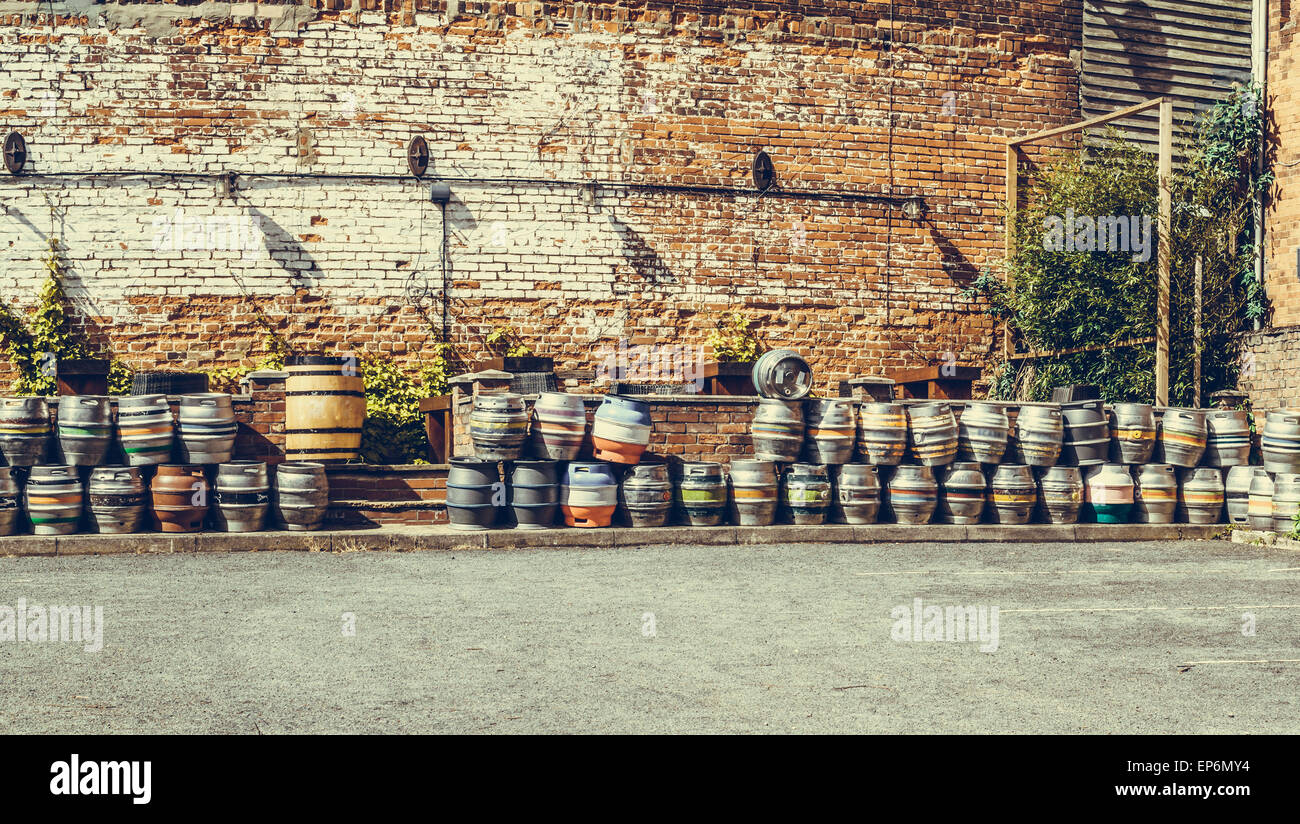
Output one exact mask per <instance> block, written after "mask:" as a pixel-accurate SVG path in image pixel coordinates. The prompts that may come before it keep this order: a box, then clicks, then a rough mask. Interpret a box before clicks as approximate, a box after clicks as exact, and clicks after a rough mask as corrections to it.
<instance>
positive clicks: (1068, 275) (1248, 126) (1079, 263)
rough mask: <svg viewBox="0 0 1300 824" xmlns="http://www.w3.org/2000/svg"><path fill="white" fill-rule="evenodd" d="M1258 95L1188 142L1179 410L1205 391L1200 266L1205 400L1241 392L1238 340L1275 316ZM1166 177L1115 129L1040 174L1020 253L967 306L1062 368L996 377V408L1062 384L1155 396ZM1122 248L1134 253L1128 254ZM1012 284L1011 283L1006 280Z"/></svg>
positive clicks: (1182, 145) (1181, 148) (1238, 100)
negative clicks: (1263, 213) (1260, 235)
mask: <svg viewBox="0 0 1300 824" xmlns="http://www.w3.org/2000/svg"><path fill="white" fill-rule="evenodd" d="M1263 131H1264V115H1263V106H1262V103H1261V99H1260V93H1259V89H1258V87H1256V86H1242V87H1237V88H1235V89H1234V90H1233V91H1232V92H1231V93H1230V94H1229V95H1227V96H1226V97H1225V98H1224V99H1223V100H1222V101H1220V102H1219V103H1218V104H1217V105H1216V106H1214V107H1213V108H1212V109H1210V110H1209V111H1208V112H1206V114H1205V115H1204V116H1203V117H1202V118H1201V119H1200V121H1199V123H1197V124H1193V126H1192V128H1189V129H1186V130H1184V131H1183V132H1182V138H1181V139H1180V141H1179V143H1178V145H1177V147H1176V153H1177V154H1179V155H1180V156H1181V157H1183V158H1185V162H1184V163H1183V164H1182V165H1181V166H1179V167H1177V168H1176V169H1175V171H1174V174H1173V176H1172V179H1171V188H1172V195H1173V207H1174V208H1173V215H1172V226H1171V234H1170V252H1171V256H1170V261H1171V275H1170V279H1171V301H1170V303H1171V306H1170V312H1171V328H1170V342H1171V343H1170V402H1171V403H1174V404H1189V403H1191V401H1192V398H1193V396H1194V393H1195V389H1196V387H1195V385H1194V377H1193V362H1194V355H1195V350H1194V346H1195V344H1194V340H1195V335H1194V330H1193V325H1194V315H1195V306H1194V303H1195V298H1196V291H1195V288H1194V283H1195V272H1196V262H1197V260H1198V259H1199V261H1200V264H1201V284H1202V285H1201V290H1200V294H1201V330H1202V332H1201V345H1200V356H1201V373H1202V389H1203V393H1202V397H1204V393H1207V392H1209V391H1213V390H1215V389H1220V388H1225V387H1230V386H1233V385H1234V384H1235V380H1236V371H1237V352H1236V335H1237V333H1239V332H1240V331H1242V329H1243V328H1245V326H1246V325H1247V324H1249V323H1251V322H1253V321H1254V320H1255V319H1258V318H1261V317H1263V315H1264V314H1265V312H1266V310H1267V307H1266V305H1265V301H1264V296H1263V290H1262V287H1261V286H1260V284H1259V283H1258V282H1257V280H1256V278H1255V271H1254V251H1255V247H1254V244H1255V237H1254V224H1253V221H1252V219H1251V218H1252V209H1253V206H1254V203H1255V199H1256V198H1257V197H1261V196H1262V195H1263V194H1264V192H1265V191H1266V190H1267V189H1268V187H1269V185H1270V184H1271V183H1272V173H1271V172H1269V171H1268V170H1267V163H1266V162H1265V161H1266V158H1262V157H1261V155H1260V152H1261V136H1262V135H1263ZM1157 180H1158V177H1157V169H1156V158H1155V156H1154V155H1152V154H1149V153H1147V152H1144V151H1142V150H1140V149H1138V148H1137V147H1135V146H1133V145H1132V144H1130V143H1128V142H1126V141H1124V140H1123V139H1121V137H1120V135H1119V134H1118V133H1116V132H1114V131H1111V132H1110V133H1108V135H1107V137H1106V139H1105V140H1104V141H1102V142H1101V143H1100V144H1099V145H1096V146H1092V147H1089V148H1088V149H1087V150H1086V151H1080V152H1074V153H1069V154H1063V155H1060V156H1057V157H1055V158H1053V159H1051V160H1050V161H1049V162H1047V163H1046V164H1045V165H1043V166H1042V167H1041V168H1040V169H1038V170H1037V171H1036V173H1035V178H1034V180H1033V182H1032V184H1031V185H1030V187H1029V192H1028V197H1027V205H1026V206H1024V207H1023V208H1021V209H1019V210H1018V211H1017V212H1016V214H1015V215H1014V221H1013V232H1014V239H1015V249H1016V251H1015V254H1014V255H1013V256H1011V257H1010V258H1009V259H1006V260H1003V261H1000V262H999V263H998V264H997V265H995V267H994V268H993V270H986V271H984V272H982V273H981V274H980V276H979V277H978V278H977V279H976V281H975V282H974V284H973V286H972V288H971V289H970V290H969V291H968V292H967V296H968V297H970V298H972V299H978V300H980V302H981V304H980V305H981V308H982V309H983V310H984V311H985V312H987V313H988V314H991V315H993V316H995V317H997V318H999V319H1001V320H1005V321H1007V322H1008V324H1009V325H1010V327H1011V329H1012V330H1013V332H1014V333H1015V334H1016V335H1017V336H1018V337H1019V339H1020V340H1021V341H1022V342H1023V343H1024V344H1025V345H1026V347H1027V348H1029V349H1033V350H1036V351H1040V352H1043V351H1046V352H1061V350H1083V351H1066V352H1063V353H1061V354H1055V355H1052V356H1050V357H1039V358H1033V359H1027V360H1024V361H1012V362H1007V363H1004V364H999V365H997V366H996V367H995V372H994V374H995V375H996V378H997V379H996V380H995V381H994V386H993V390H994V392H995V396H996V397H1003V398H1018V399H1021V400H1043V399H1045V398H1046V397H1048V395H1049V393H1050V391H1051V388H1052V387H1053V386H1059V385H1062V384H1070V383H1093V384H1097V385H1099V386H1100V387H1101V389H1102V393H1103V396H1104V397H1105V398H1106V399H1108V400H1147V401H1150V400H1151V399H1152V398H1153V397H1154V393H1155V378H1154V369H1155V348H1154V345H1153V344H1151V343H1143V344H1134V345H1125V344H1126V343H1127V342H1129V341H1132V340H1141V339H1144V338H1150V337H1152V336H1154V335H1155V330H1156V276H1157V257H1158V255H1157V232H1158V225H1157V214H1158V189H1157ZM1121 238H1124V239H1125V240H1126V241H1127V242H1126V243H1120V240H1121ZM999 275H1000V276H999Z"/></svg>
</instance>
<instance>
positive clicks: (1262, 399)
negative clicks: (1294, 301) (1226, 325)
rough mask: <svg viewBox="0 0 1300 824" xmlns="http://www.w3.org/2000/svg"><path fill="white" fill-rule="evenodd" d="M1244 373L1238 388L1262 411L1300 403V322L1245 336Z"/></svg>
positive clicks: (1243, 344) (1243, 341)
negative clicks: (1299, 363)
mask: <svg viewBox="0 0 1300 824" xmlns="http://www.w3.org/2000/svg"><path fill="white" fill-rule="evenodd" d="M1242 353H1243V354H1242V362H1241V366H1242V368H1241V376H1240V377H1239V378H1238V379H1237V388H1238V389H1240V390H1241V391H1242V392H1245V393H1246V394H1247V395H1248V396H1249V398H1250V403H1251V407H1252V408H1253V409H1256V410H1259V411H1268V410H1270V409H1280V408H1282V407H1284V406H1300V369H1297V368H1296V356H1297V353H1300V326H1280V327H1274V328H1271V329H1265V330H1263V331H1261V332H1254V333H1252V334H1249V335H1246V336H1244V337H1243V338H1242Z"/></svg>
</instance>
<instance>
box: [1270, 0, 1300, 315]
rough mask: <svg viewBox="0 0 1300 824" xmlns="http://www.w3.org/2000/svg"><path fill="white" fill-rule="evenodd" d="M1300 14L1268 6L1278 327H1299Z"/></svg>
mask: <svg viewBox="0 0 1300 824" xmlns="http://www.w3.org/2000/svg"><path fill="white" fill-rule="evenodd" d="M1297 14H1300V8H1296V9H1295V11H1293V6H1292V4H1291V3H1289V2H1281V3H1269V10H1268V47H1269V52H1268V100H1269V109H1270V114H1271V116H1272V117H1271V125H1272V127H1273V128H1274V129H1275V130H1276V134H1277V142H1276V147H1275V151H1276V158H1275V161H1274V165H1273V173H1274V174H1275V175H1276V177H1277V182H1276V184H1275V185H1274V187H1273V191H1272V192H1271V193H1270V202H1269V206H1268V209H1267V211H1266V213H1265V221H1266V243H1265V254H1266V258H1265V264H1266V271H1265V281H1264V282H1265V286H1266V287H1267V289H1268V297H1269V300H1270V301H1271V302H1272V308H1273V316H1272V322H1273V325H1274V326H1279V327H1285V326H1290V325H1293V324H1297V323H1300V265H1298V264H1297V258H1296V250H1297V249H1300V198H1297V197H1296V194H1295V192H1296V187H1297V186H1298V185H1300V165H1297V163H1298V162H1300V68H1298V67H1297V60H1296V59H1297V57H1300V41H1297V40H1296V39H1295V31H1296V24H1297V19H1296V15H1297Z"/></svg>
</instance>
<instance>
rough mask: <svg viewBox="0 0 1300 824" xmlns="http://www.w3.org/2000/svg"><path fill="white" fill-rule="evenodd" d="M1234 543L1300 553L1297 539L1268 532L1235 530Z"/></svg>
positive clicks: (1233, 534) (1299, 543) (1299, 542)
mask: <svg viewBox="0 0 1300 824" xmlns="http://www.w3.org/2000/svg"><path fill="white" fill-rule="evenodd" d="M1232 542H1233V543H1234V544H1253V545H1255V546H1271V547H1274V548H1276V549H1289V550H1291V551H1292V552H1300V541H1297V540H1296V539H1295V538H1288V537H1286V536H1285V535H1278V534H1277V533H1276V532H1266V531H1263V530H1258V529H1234V530H1232Z"/></svg>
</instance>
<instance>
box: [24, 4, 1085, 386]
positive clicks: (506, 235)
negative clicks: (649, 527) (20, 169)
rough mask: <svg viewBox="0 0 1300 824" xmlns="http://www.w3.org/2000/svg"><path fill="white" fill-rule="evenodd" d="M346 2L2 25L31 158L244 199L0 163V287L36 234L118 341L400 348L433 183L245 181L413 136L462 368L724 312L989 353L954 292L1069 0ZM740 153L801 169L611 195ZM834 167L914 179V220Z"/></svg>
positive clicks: (385, 162)
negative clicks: (508, 334)
mask: <svg viewBox="0 0 1300 824" xmlns="http://www.w3.org/2000/svg"><path fill="white" fill-rule="evenodd" d="M10 5H11V6H12V5H13V4H10ZM340 5H342V4H341V3H338V2H334V0H327V1H326V2H324V3H322V2H316V3H314V4H310V3H309V4H305V5H303V6H298V5H277V4H265V3H260V4H255V5H250V6H249V7H248V8H250V9H255V13H256V16H257V18H258V21H259V22H254V21H253V20H251V19H243V20H231V19H230V18H229V17H222V18H216V17H214V18H212V19H204V18H202V17H199V16H198V15H200V14H202V13H204V12H203V9H204V8H205V7H203V6H194V5H189V6H167V5H166V4H133V5H127V6H111V7H105V8H104V10H103V11H104V17H103V18H102V19H103V21H104V22H103V23H101V22H100V18H95V19H94V20H86V19H76V18H59V19H57V20H55V21H51V20H50V19H49V18H48V17H47V16H43V15H41V14H40V9H41V8H42V7H41V6H39V5H38V4H36V3H32V15H33V16H30V17H27V18H19V17H17V16H10V17H7V18H0V117H3V119H4V120H5V121H6V122H7V123H8V124H9V125H10V126H11V127H12V128H16V129H20V130H22V131H23V132H24V133H25V134H26V135H27V137H28V140H29V143H30V146H31V151H32V168H33V170H34V171H39V172H47V171H68V170H73V171H90V170H97V171H106V170H119V171H130V170H135V169H148V170H166V171H173V172H178V173H186V174H193V173H201V174H209V175H216V174H221V173H225V172H237V173H239V175H240V178H239V180H238V183H237V194H236V196H235V198H234V199H233V200H231V199H222V198H220V197H218V196H217V195H216V181H215V180H214V179H196V178H177V179H162V178H147V179H136V178H115V179H107V178H98V179H97V178H84V179H75V182H74V181H73V180H68V179H57V178H37V177H29V178H26V179H24V180H21V181H15V182H11V183H9V184H7V185H6V189H5V213H4V214H3V215H0V225H3V226H5V227H6V229H7V230H9V231H10V232H11V238H12V243H11V245H10V246H9V247H8V248H7V249H6V255H7V257H6V260H7V263H8V264H9V265H8V267H7V269H6V270H5V272H4V273H3V274H0V297H3V299H4V300H5V301H6V302H7V303H11V304H19V305H27V304H28V303H29V302H30V300H31V298H32V296H33V295H34V293H35V290H36V288H37V286H38V285H39V281H40V277H41V274H42V271H43V270H42V268H41V266H40V262H39V257H40V254H41V252H42V251H43V250H44V248H45V241H46V237H47V236H48V235H49V234H50V233H51V232H52V233H54V234H56V235H58V236H59V237H60V239H61V240H62V241H63V243H64V244H65V246H66V250H67V251H66V255H67V259H68V262H69V265H70V266H71V269H72V276H71V278H70V280H69V291H70V294H71V295H72V298H73V300H74V302H75V303H76V305H77V307H78V311H79V312H81V313H82V314H83V315H84V316H85V326H86V328H87V330H88V331H89V333H90V334H91V336H92V337H93V338H95V339H96V340H97V341H100V342H102V343H104V344H105V345H106V346H107V347H108V348H109V349H110V350H111V351H112V352H113V353H114V354H115V355H117V356H119V357H121V358H123V359H125V360H126V361H127V362H128V363H130V364H131V365H133V366H136V367H154V366H158V365H162V364H166V365H168V366H172V367H175V368H187V369H205V368H211V367H215V366H221V365H230V364H234V363H239V362H243V363H245V364H248V363H252V362H254V361H256V360H257V359H258V358H259V357H260V356H261V355H262V353H263V348H262V340H263V337H264V329H263V328H262V327H261V326H259V324H258V323H255V322H254V313H255V312H261V313H262V315H263V316H264V317H265V319H266V321H267V323H269V325H270V326H271V327H272V328H274V329H275V330H277V331H278V333H279V334H281V335H282V336H283V337H284V338H285V339H287V340H288V341H289V342H290V343H291V344H292V345H295V346H297V347H300V348H303V349H308V348H315V347H324V348H327V349H342V350H345V351H359V352H364V353H374V354H383V355H389V356H392V357H395V358H397V359H399V360H402V361H404V362H406V363H410V364H414V363H415V362H416V361H417V360H418V359H419V358H420V352H419V344H420V342H421V341H422V340H424V339H425V337H426V336H427V335H428V334H429V333H430V331H431V330H430V326H431V325H432V327H433V329H432V331H433V332H434V333H435V334H438V333H440V332H441V329H440V327H441V323H442V309H443V307H442V302H441V300H440V298H439V294H440V291H439V290H440V289H441V287H442V280H441V278H442V268H441V263H440V260H439V249H440V245H441V235H442V230H443V226H442V222H441V218H440V212H439V210H438V208H437V207H436V206H434V205H433V204H430V203H428V199H427V194H426V189H425V186H424V185H422V184H416V183H413V182H411V181H409V180H407V181H402V180H387V181H375V180H358V179H329V180H325V179H317V180H292V181H290V180H284V179H277V178H266V177H262V178H258V177H256V174H258V173H271V174H280V175H285V174H309V175H322V174H354V175H365V174H375V173H379V174H384V175H392V176H398V175H401V174H403V173H404V168H405V162H404V156H405V152H404V146H405V144H406V141H407V140H408V139H409V138H410V137H411V136H413V135H415V134H421V135H424V136H425V137H426V138H427V139H428V140H429V142H430V150H431V154H432V166H431V168H432V169H433V170H434V173H435V174H441V175H447V176H456V177H465V178H469V180H468V181H457V182H453V183H452V191H453V200H452V202H451V204H450V205H449V207H448V209H447V227H446V228H447V233H448V243H447V250H448V255H447V261H446V262H447V264H448V278H449V282H450V291H449V301H448V304H447V308H448V315H449V317H450V321H451V324H450V326H451V328H450V329H449V330H448V333H449V335H450V337H451V339H452V340H453V341H454V342H455V344H456V346H457V348H458V350H459V351H460V352H461V353H462V354H463V355H464V356H465V357H466V358H467V359H469V360H470V361H471V362H472V361H473V360H476V359H477V358H478V357H480V356H482V355H483V354H485V351H486V350H485V344H484V340H483V339H484V337H485V335H486V334H487V332H488V331H489V330H490V329H491V328H492V327H493V326H494V325H497V324H510V325H512V326H514V327H515V328H516V329H517V330H518V331H519V333H520V336H521V337H522V339H523V340H524V341H525V342H526V343H527V344H528V345H529V346H531V347H532V348H533V349H534V350H535V351H536V352H537V353H538V354H547V355H552V356H554V357H556V359H557V362H558V363H559V365H561V366H562V367H564V366H580V365H589V364H590V353H591V350H592V348H593V347H594V346H596V345H598V344H599V343H601V342H604V341H611V340H616V339H618V338H629V339H631V340H633V341H636V342H640V343H651V342H659V343H692V344H694V343H703V341H704V336H705V334H706V332H707V331H708V329H709V328H710V327H711V326H712V322H713V318H714V314H715V313H716V312H717V311H719V310H721V309H724V308H727V309H732V308H735V309H744V310H747V311H748V312H749V313H750V314H751V315H752V316H753V317H754V319H755V321H756V326H757V327H758V328H759V330H760V331H761V333H762V335H763V337H764V338H765V340H766V342H767V343H768V345H771V346H779V345H789V346H795V347H797V348H799V349H801V350H802V351H804V352H805V353H806V354H807V355H808V356H809V359H810V360H811V361H812V362H813V365H814V367H815V369H816V370H817V378H818V384H819V386H821V387H826V388H829V387H833V386H834V385H835V382H836V381H838V380H840V379H842V378H846V377H849V376H851V375H855V374H859V373H863V372H873V371H879V370H881V369H887V368H891V367H902V366H917V365H924V364H927V363H929V364H937V363H941V362H943V361H944V353H946V352H953V353H954V354H955V356H956V358H957V360H958V361H959V362H961V363H971V364H980V363H982V362H984V360H985V358H986V357H987V355H988V353H989V350H990V347H991V346H993V345H994V343H995V339H994V336H993V334H992V332H993V327H992V325H991V324H990V322H989V321H988V319H987V318H984V317H982V316H980V315H979V314H978V312H977V308H978V307H976V306H975V305H972V304H971V303H969V302H968V301H966V300H965V299H964V298H963V297H962V295H961V293H962V290H963V289H964V288H965V287H966V286H967V285H968V284H969V282H970V281H971V279H972V278H973V277H974V276H975V274H976V273H977V271H978V270H979V268H980V267H981V266H983V265H985V264H987V263H988V262H989V261H990V260H991V259H993V258H994V257H995V256H996V254H997V252H998V250H999V249H1000V248H1001V244H1002V239H1001V229H1000V221H999V212H1000V208H1001V203H1000V199H1001V197H1002V145H1003V141H1004V139H1005V138H1006V137H1007V136H1008V135H1012V134H1021V133H1025V132H1028V131H1032V130H1037V129H1040V128H1046V127H1049V126H1053V125H1059V124H1063V123H1067V122H1070V121H1072V120H1075V119H1077V115H1078V111H1077V74H1076V71H1075V68H1074V66H1073V64H1072V62H1071V53H1072V52H1074V51H1076V50H1077V49H1078V48H1079V45H1080V43H1079V39H1080V14H1081V10H1080V3H1079V2H1078V0H1067V2H1044V3H1035V4H1023V3H1018V2H1011V1H1010V0H997V2H990V3H981V4H970V3H966V2H959V1H958V0H927V2H923V3H914V4H910V5H908V4H898V5H897V6H893V7H892V21H891V5H890V4H887V3H879V2H878V3H858V2H847V0H843V1H841V2H823V3H798V2H793V0H777V1H774V2H743V0H742V2H739V3H725V4H724V3H719V2H688V3H665V2H648V3H647V2H635V0H634V2H631V3H621V4H614V3H584V4H571V3H568V2H561V3H539V2H534V3H451V4H448V3H445V2H441V0H439V1H438V2H430V1H429V0H408V1H407V2H386V3H371V2H362V3H361V4H360V5H359V6H357V5H353V4H351V3H349V4H348V6H349V9H348V10H347V11H342V10H339V9H337V8H336V7H337V6H340ZM449 6H450V7H449ZM223 8H224V7H223ZM358 9H359V11H358ZM171 12H174V13H175V14H174V15H173V16H174V17H175V19H174V20H173V19H172V18H171V17H167V16H166V15H167V13H171ZM286 15H291V16H293V17H292V20H290V18H289V17H286ZM51 22H53V24H54V25H53V26H51V25H50V24H51ZM142 67H147V71H146V70H143V69H142ZM760 146H761V147H764V148H766V149H767V150H768V151H769V153H770V154H771V155H772V157H773V159H774V161H775V164H776V167H777V176H778V184H779V186H780V187H781V188H782V189H783V190H787V189H797V190H801V191H804V192H813V193H816V194H811V195H802V196H798V197H790V198H786V197H778V196H775V195H772V194H769V195H768V196H765V197H761V198H760V197H756V196H754V195H734V194H718V193H711V192H651V191H646V190H644V189H638V188H635V187H634V186H630V184H645V183H650V184H679V185H691V186H747V185H749V184H748V170H749V164H750V159H751V157H752V154H753V151H754V150H755V149H756V148H758V147H760ZM501 178H511V179H515V178H527V179H541V178H546V179H555V180H564V181H583V180H599V181H606V182H607V183H608V184H609V185H604V186H601V187H600V188H599V189H598V190H597V191H596V192H595V193H594V197H591V198H587V197H584V193H583V191H582V190H581V189H580V188H576V187H573V186H557V185H549V184H539V183H520V182H513V183H511V182H500V181H499V180H498V182H488V181H489V179H501ZM825 192H849V193H853V194H856V195H870V196H880V195H897V196H907V195H914V194H915V195H920V196H922V197H924V198H925V201H926V205H927V209H928V214H927V217H926V219H925V221H924V222H921V223H916V222H913V221H909V220H907V219H905V218H904V217H903V216H902V214H901V212H900V209H899V207H898V205H897V204H896V203H895V204H891V203H888V202H883V201H880V200H865V201H844V200H836V199H834V198H828V197H825V196H824V193H825ZM51 206H53V215H52V214H51ZM51 227H52V228H51ZM196 238H197V239H196ZM246 241H247V242H246ZM430 321H431V322H432V323H430ZM5 369H6V366H5V364H4V363H3V362H0V380H3V379H4V378H5V377H7V375H6V374H4V371H5Z"/></svg>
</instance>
